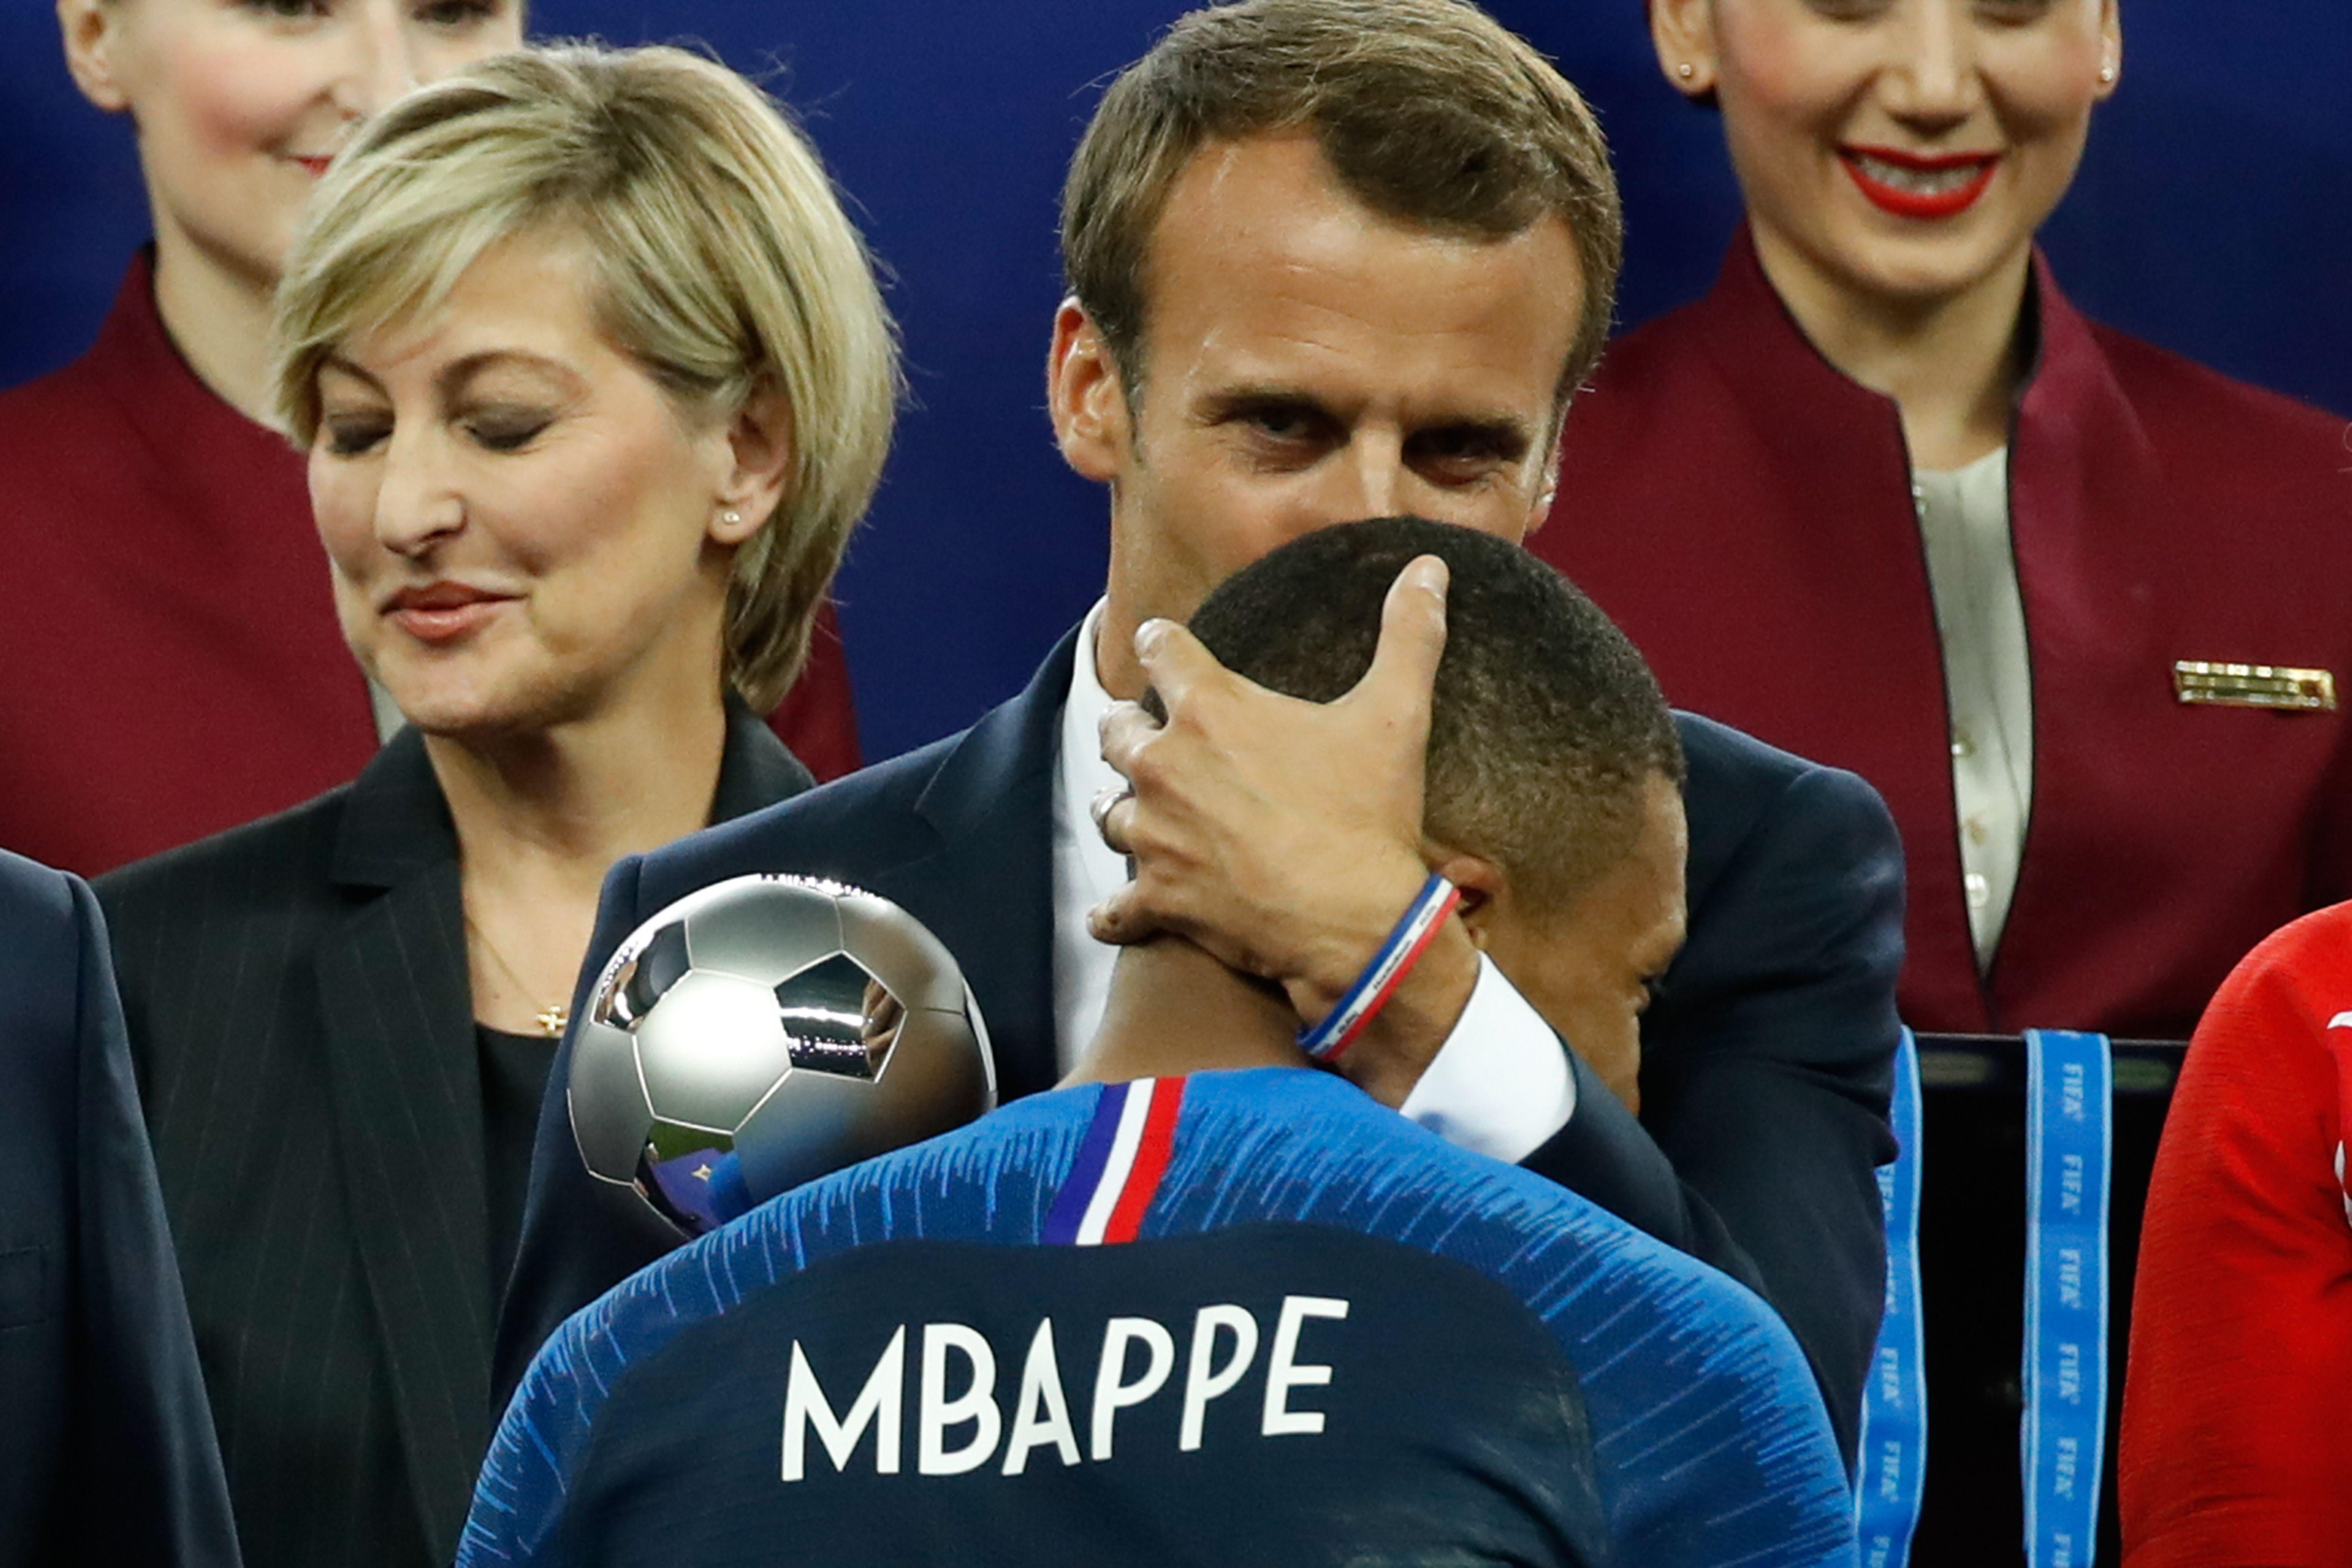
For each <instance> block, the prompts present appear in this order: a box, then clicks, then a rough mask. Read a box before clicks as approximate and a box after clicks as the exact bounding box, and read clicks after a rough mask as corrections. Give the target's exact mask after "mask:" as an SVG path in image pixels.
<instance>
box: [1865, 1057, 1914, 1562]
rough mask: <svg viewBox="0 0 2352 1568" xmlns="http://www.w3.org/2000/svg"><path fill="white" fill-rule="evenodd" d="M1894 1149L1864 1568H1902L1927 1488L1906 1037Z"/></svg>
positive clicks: (1883, 1189) (1873, 1381) (1871, 1392)
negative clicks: (1895, 1153)
mask: <svg viewBox="0 0 2352 1568" xmlns="http://www.w3.org/2000/svg"><path fill="white" fill-rule="evenodd" d="M1893 1113H1894V1121H1895V1146H1896V1148H1898V1149H1899V1150H1900V1151H1901V1153H1900V1155H1899V1156H1898V1157H1897V1158H1896V1160H1895V1163H1893V1164H1891V1165H1881V1166H1879V1167H1878V1195H1879V1201H1880V1203H1881V1205H1883V1207H1884V1210H1885V1216H1886V1308H1885V1315H1884V1316H1883V1317H1882V1318H1881V1319H1880V1321H1879V1327H1878V1351H1877V1355H1876V1359H1875V1360H1874V1363H1873V1364H1872V1366H1871V1370H1870V1381H1869V1382H1868V1383H1867V1384H1864V1386H1863V1396H1862V1441H1861V1444H1860V1461H1861V1462H1860V1464H1859V1465H1858V1467H1857V1474H1856V1476H1855V1478H1854V1519H1855V1522H1856V1523H1857V1525H1858V1526H1859V1528H1860V1531H1861V1534H1862V1568H1905V1564H1906V1563H1908V1562H1909V1561H1910V1556H1911V1536H1912V1532H1913V1531H1915V1530H1916V1529H1917V1528H1918V1524H1919V1507H1920V1504H1921V1503H1922V1501H1924V1500H1925V1498H1926V1490H1927V1335H1926V1331H1925V1329H1926V1325H1925V1323H1924V1321H1923V1320H1922V1318H1921V1316H1920V1308H1921V1301H1920V1297H1921V1291H1920V1278H1919V1183H1920V1178H1921V1175H1922V1173H1923V1169H1924V1165H1923V1150H1922V1147H1921V1143H1920V1122H1921V1121H1922V1118H1921V1115H1920V1103H1919V1048H1918V1044H1917V1042H1916V1041H1915V1040H1913V1039H1912V1037H1911V1031H1910V1030H1908V1029H1906V1030H1904V1031H1903V1036H1902V1039H1901V1042H1900V1043H1899V1044H1898V1045H1897V1046H1896V1047H1895V1102H1894V1106H1893Z"/></svg>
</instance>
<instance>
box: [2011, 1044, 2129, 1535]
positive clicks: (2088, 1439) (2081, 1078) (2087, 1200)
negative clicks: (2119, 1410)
mask: <svg viewBox="0 0 2352 1568" xmlns="http://www.w3.org/2000/svg"><path fill="white" fill-rule="evenodd" d="M2025 1071H2026V1089H2025V1092H2026V1106H2025V1163H2026V1171H2025V1366H2024V1373H2025V1420H2024V1425H2023V1427H2022V1429H2021V1433H2020V1448H2021V1459H2022V1462H2023V1468H2024V1480H2025V1559H2026V1562H2027V1563H2028V1564H2029V1568H2091V1558H2092V1552H2093V1549H2094V1547H2095V1545H2096V1543H2097V1529H2098V1522H2099V1475H2100V1470H2101V1468H2102V1467H2103V1465H2104V1462H2105V1447H2106V1430H2107V1170H2108V1165H2109V1163H2110V1156H2111V1153H2112V1147H2113V1142H2114V1128H2115V1118H2114V1114H2113V1105H2114V1100H2113V1098H2112V1090H2113V1087H2114V1085H2113V1078H2112V1072H2111V1068H2110V1065H2109V1061H2108V1056H2107V1037H2105V1035H2078V1034H2066V1033H2062V1032H2059V1031H2056V1030H2049V1029H2030V1030H2028V1031H2027V1032H2026V1036H2025Z"/></svg>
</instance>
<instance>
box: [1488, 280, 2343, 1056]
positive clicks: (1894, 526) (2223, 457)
mask: <svg viewBox="0 0 2352 1568" xmlns="http://www.w3.org/2000/svg"><path fill="white" fill-rule="evenodd" d="M2030 309H2031V310H2032V316H2033V320H2034V321H2035V324H2036V325H2037V327H2038V329H2039V336H2038V350H2039V354H2038V358H2037V360H2036V362H2035V364H2034V367H2033V374H2032V379H2031V381H2030V382H2029V384H2027V386H2026V387H2025V389H2024V391H2023V392H2022V393H2021V395H2020V398H2019V401H2018V405H2017V409H2016V412H2015V415H2014V416H2013V418H2014V423H2013V425H2012V426H2011V441H2010V453H2011V467H2010V509H2011V517H2010V522H2011V536H2012V540H2013V542H2014V545H2015V552H2016V561H2017V578H2018V586H2019V589H2020V590H2021V593H2022V595H2023V598H2024V606H2025V628H2026V637H2027V640H2028V643H2029V644H2030V648H2031V653H2032V666H2033V671H2032V677H2033V736H2032V739H2033V798H2032V822H2031V824H2030V826H2029V829H2028V831H2027V834H2026V838H2025V852H2024V858H2023V861H2022V864H2021V868H2020V870H2019V874H2018V880H2017V889H2016V896H2015V898H2014V900H2012V902H2011V906H2010V913H2009V921H2008V924H2007V925H2006V927H2004V929H2003V931H2002V932H2001V939H2000V948H1999V950H1998V951H1997V952H1995V954H1994V958H1993V963H1992V966H1991V970H1990V973H1985V974H1983V975H1981V976H1980V975H1979V970H1978V965H1977V955H1976V947H1975V943H1974V942H1973V941H1972V939H1971V938H1970V936H1969V912H1968V902H1967V897H1966V894H1965V892H1964V889H1963V883H1962V868H1961V864H1960V852H1959V844H1960V827H1959V823H1958V816H1957V809H1956V807H1955V805H1954V802H1953V794H1952V756H1951V750H1950V747H1951V728H1950V719H1949V717H1948V710H1947V708H1946V705H1945V693H1944V658H1943V647H1942V643H1941V641H1940V639H1939V638H1938V637H1937V629H1936V611H1935V604H1934V600H1933V598H1932V596H1931V595H1930V594H1929V591H1928V585H1927V562H1926V554H1925V551H1924V549H1923V547H1922V545H1921V542H1920V536H1919V524H1918V519H1917V517H1916V514H1915V513H1914V511H1913V508H1912V497H1911V467H1910V457H1909V454H1908V453H1907V452H1906V450H1905V447H1904V442H1903V426H1902V418H1901V416H1900V413H1899V411H1898V410H1897V409H1896V407H1895V404H1894V403H1893V402H1892V401H1890V400H1889V399H1887V398H1885V397H1883V396H1881V395H1878V394H1877V393H1874V392H1872V391H1870V390H1869V389H1868V388H1866V387H1864V386H1862V385H1859V384H1856V383H1854V382H1853V381H1851V380H1849V379H1848V378H1847V377H1846V376H1844V375H1843V374H1841V373H1840V372H1839V371H1838V370H1837V369H1836V368H1835V367H1834V366H1832V364H1831V363H1829V362H1828V361H1827V360H1825V359H1823V358H1822V356H1821V354H1820V353H1818V352H1817V351H1816V350H1815V349H1814V348H1813V346H1812V344H1811V343H1810V342H1807V341H1806V339H1805V336H1804V334H1803V332H1802V331H1800V330H1799V329H1798V327H1797V324H1796V322H1795V321H1793V320H1792V319H1791V318H1790V315H1789V313H1788V311H1787V310H1786V309H1785V308H1784V307H1783V306H1782V305H1781V302H1780V298H1779V296H1778V295H1776V294H1774V293H1773V291H1772V286H1771V284H1770V282H1769V280H1768V279H1766V278H1765V276H1764V272H1763V269H1762V268H1761V267H1760V266H1759V265H1758V263H1757V260H1756V257H1755V251H1754V247H1753V246H1752V245H1751V243H1750V242H1749V241H1748V239H1747V238H1746V237H1745V236H1743V237H1741V239H1740V240H1739V241H1738V243H1737V244H1736V245H1735V246H1734V247H1732V252H1731V255H1730V257H1729V258H1728V259H1727V261H1726V262H1725V263H1724V268H1723V276H1722V279H1721V280H1720V281H1718V282H1717V285H1716V286H1715V289H1714V290H1713V291H1712V292H1711V293H1709V294H1708V295H1707V296H1706V299H1704V300H1700V301H1698V302H1697V303H1696V304H1694V305H1691V306H1689V307H1687V308H1685V309H1684V310H1677V311H1675V312H1674V313H1673V314H1671V315H1668V316H1665V317H1664V318H1662V319H1661V320H1659V321H1654V322H1652V323H1651V324H1649V325H1648V326H1645V327H1643V328H1642V329H1641V330H1640V331H1636V332H1634V333H1633V334H1632V335H1631V336H1629V337H1627V338H1626V339H1625V341H1624V342H1622V343H1618V344H1616V345H1614V346H1613V347H1612V348H1611V349H1610V351H1609V357H1608V359H1607V360H1606V361H1605V362H1603V363H1602V365H1601V372H1600V374H1599V375H1598V377H1597V378H1596V379H1595V381H1594V384H1593V385H1592V387H1591V389H1590V390H1589V391H1587V392H1584V393H1582V394H1580V395H1578V397H1577V399H1576V403H1575V406H1574V407H1573V408H1572V409H1571V410H1570V415H1569V421H1568V429H1567V436H1566V438H1565V443H1564V448H1563V450H1564V461H1563V464H1562V479H1561V482H1560V489H1559V505H1558V508H1557V510H1556V511H1555V513H1554V515H1553V518H1552V520H1551V521H1550V523H1549V525H1548V526H1547V527H1546V528H1544V530H1543V531H1541V532H1539V533H1538V534H1537V535H1536V536H1535V539H1534V541H1533V547H1534V549H1535V551H1536V552H1537V553H1538V554H1539V555H1542V556H1544V557H1545V558H1547V559H1548V560H1549V561H1551V562H1552V563H1555V564H1556V565H1558V566H1559V568H1560V569H1561V570H1562V571H1564V572H1566V573H1567V574H1569V575H1570V577H1572V578H1574V579H1575V580H1576V582H1577V583H1578V584H1579V585H1580V586H1581V587H1582V588H1583V589H1584V590H1585V591H1586V592H1587V593H1589V594H1591V595H1592V596H1593V598H1594V599H1595V600H1597V601H1598V602H1599V603H1600V605H1601V608H1603V609H1605V610H1607V611H1608V612H1609V614H1610V615H1611V616H1613V617H1614V618H1615V619H1616V621H1617V622H1618V624H1619V625H1620V626H1623V627H1624V628H1625V631H1626V634H1627V635H1628V636H1629V637H1632V638H1633V642H1634V645H1635V646H1636V647H1639V648H1640V649H1641V650H1642V652H1643V656H1644V657H1646V658H1648V659H1649V661H1650V663H1651V665H1652V667H1653V668H1655V669H1656V671H1657V673H1658V680H1659V683H1660V684H1661V685H1663V686H1664V688H1665V690H1666V695H1667V697H1668V698H1670V699H1671V700H1674V701H1675V702H1678V703H1682V704H1685V705H1686V706H1689V707H1692V708H1696V709H1698V710H1700V711H1702V712H1705V713H1710V714H1714V715H1715V716H1717V717H1718V718H1720V719H1722V720H1724V721H1727V722H1729V723H1733V724H1738V725H1739V726H1741V727H1742V728H1744V729H1748V730H1751V731H1754V732H1755V733H1757V734H1759V735H1761V736H1764V737H1765V738H1767V739H1769V740H1770V741H1771V742H1774V743H1775V744H1778V745H1783V746H1788V747H1790V748H1792V749H1794V750H1796V751H1799V752H1803V753H1804V754H1805V755H1807V756H1809V757H1818V758H1820V759H1821V760H1822V761H1823V762H1826V763H1833V764H1835V765H1836V766H1839V767H1843V768H1851V769H1852V770H1853V771H1854V772H1855V773H1860V774H1861V775H1862V776H1863V777H1864V778H1866V779H1868V780H1869V781H1870V782H1871V784H1873V785H1874V787H1876V788H1877V789H1878V790H1879V791H1880V792H1881V793H1882V794H1883V795H1885V799H1886V802H1887V804H1888V805H1890V806H1891V807H1892V808H1893V809H1894V813H1895V821H1896V822H1897V823H1898V824H1899V825H1900V826H1901V828H1902V833H1903V838H1904V843H1905V847H1906V849H1907V850H1908V852H1909V857H1910V866H1909V871H1910V889H1911V896H1910V908H1909V915H1908V921H1907V923H1908V932H1907V942H1906V951H1907V952H1908V955H1909V956H1908V959H1907V961H1906V967H1905V970H1904V974H1903V981H1902V989H1901V1000H1902V1007H1903V1016H1904V1018H1905V1020H1906V1022H1908V1023H1909V1024H1910V1025H1911V1026H1913V1027H1914V1028H1917V1029H1923V1030H1933V1031H1951V1032H1958V1033H1969V1034H1981V1033H1990V1032H2004V1033H2008V1032H2014V1031H2016V1030H2019V1029H2023V1028H2034V1027H2042V1028H2070V1029H2100V1030H2105V1031H2107V1032H2109V1033H2113V1034H2118V1035H2136V1036H2142V1037H2157V1038H2168V1039H2186V1038H2187V1037H2189V1030H2190V1028H2191V1027H2192V1026H2194V1025H2195V1024H2196V1021H2197V1016H2198V1015H2199V1014H2200V1012H2201V1011H2203V1009H2204V1005H2205V1002H2206V999H2207V998H2208V997H2210V995H2211V994H2213V989H2214V987H2215V986H2217V985H2219V984H2221V979H2222V977H2223V976H2224V975H2226V974H2228V973H2230V970H2231V966H2232V965H2233V964H2235V963H2237V962H2238V960H2239V958H2240V957H2241V956H2242V954H2243V953H2245V952H2247V951H2248V950H2249V949H2251V948H2252V947H2253V945H2254V944H2255V943H2256V942H2260V941H2261V940H2262V939H2263V937H2264V936H2266V935H2267V934H2269V933H2270V932H2271V931H2273V930H2275V929H2276V928H2277V927H2279V926H2282V925H2284V924H2285V923H2286V922H2287V921H2290V920H2293V919H2294V917H2295V916H2297V915H2299V914H2301V913H2303V912H2304V911H2305V910H2312V909H2316V908H2318V907H2320V906H2322V905H2325V904H2328V903H2333V902H2335V901H2336V900H2341V899H2346V898H2352V705H2347V706H2346V707H2344V708H2342V709H2340V710H2336V711H2317V710H2314V711H2305V712H2277V711H2264V710H2259V709H2252V708H2242V707H2237V708H2232V707H2218V706H2189V705H2184V704H2182V703H2181V702H2179V700H2177V699H2176V697H2175V695H2174V691H2173V673H2172V670H2173V664H2174V662H2175V661H2176V660H2181V659H2189V660H2206V661H2210V662H2215V663H2242V664H2250V665H2285V666H2291V667H2304V668H2313V667H2316V668H2326V669H2328V670H2330V671H2332V672H2333V673H2334V675H2335V677H2336V680H2337V681H2338V682H2339V683H2345V682H2352V586H2347V583H2352V579H2347V574H2346V572H2345V569H2344V565H2343V556H2344V550H2345V545H2346V542H2347V539H2352V475H2347V472H2346V471H2345V470H2346V468H2347V465H2352V454H2347V448H2346V446H2345V434H2346V433H2345V426H2344V421H2343V420H2342V419H2340V418H2336V417H2334V416H2329V415H2326V414H2324V413H2322V412H2320V411H2319V410H2318V409H2315V408H2308V407H2305V406H2302V405H2298V404H2295V403H2293V402H2290V401H2289V400H2288V399H2286V398H2284V397H2280V396H2277V395H2273V394H2272V393H2267V392H2263V391H2262V390H2260V389H2259V388H2256V387H2252V386H2247V385H2245V384H2242V383H2239V382H2233V381H2231V380H2229V379H2228V378H2227V377H2225V376H2221V375H2219V374H2215V373H2213V372H2212V371H2210V370H2207V369H2205V368H2204V367H2202V366H2200V365H2196V364H2191V363H2189V362H2188V361H2186V360H2183V359H2180V358H2179V357H2178V356H2176V355H2173V354H2168V353H2164V352H2163V351H2162V350H2160V349H2157V348H2154V347H2151V346H2150V345H2148V344H2147V343H2144V342H2137V341H2136V340H2134V339H2132V338H2128V337H2126V336H2125V335H2124V334H2122V333H2120V332H2116V331H2110V330H2108V329H2106V328H2105V327H2101V326H2098V325H2097V324H2095V323H2094V322H2091V321H2085V320H2084V318H2083V316H2082V315H2081V314H2080V313H2079V312H2078V311H2076V310H2074V307H2073V306H2071V305H2069V304H2068V303H2067V301H2066V298H2065V296H2064V295H2063V293H2061V292H2060V291H2059V289H2058V287H2057V285H2056V283H2055V282H2054V281H2053V279H2052V278H2051V276H2050V271H2049V268H2048V267H2047V266H2046V265H2037V266H2036V268H2035V269H2034V277H2033V288H2032V295H2031V296H2030ZM2342 694H2343V695H2344V696H2346V697H2347V698H2352V689H2347V690H2344V691H2343V692H2342Z"/></svg>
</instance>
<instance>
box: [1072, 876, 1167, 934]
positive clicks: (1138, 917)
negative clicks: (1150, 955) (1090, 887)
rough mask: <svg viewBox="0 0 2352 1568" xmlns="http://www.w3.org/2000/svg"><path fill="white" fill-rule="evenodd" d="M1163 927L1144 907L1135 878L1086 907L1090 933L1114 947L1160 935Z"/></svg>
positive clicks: (1088, 931) (1088, 932)
mask: <svg viewBox="0 0 2352 1568" xmlns="http://www.w3.org/2000/svg"><path fill="white" fill-rule="evenodd" d="M1163 929H1165V928H1163V927H1162V926H1161V925H1160V921H1159V920H1158V919H1157V918H1156V917H1154V916H1153V914H1152V913H1151V911H1150V910H1149V909H1148V908H1146V907H1145V905H1144V902H1143V897H1142V895H1141V894H1140V893H1139V892H1137V891H1136V886H1135V884H1134V883H1133V882H1129V883H1128V884H1127V885H1126V886H1125V887H1123V888H1121V889H1119V890H1118V892H1116V893H1113V894H1112V895H1111V896H1110V897H1109V898H1108V899H1105V900H1103V901H1102V902H1101V903H1099V904H1097V905H1096V906H1095V907H1094V908H1093V909H1091V910H1087V934H1088V935H1089V936H1092V937H1093V938H1094V939H1095V940H1096V941H1097V942H1108V943H1109V944H1110V945H1111V946H1113V947H1129V946H1132V945H1133V944H1134V943H1136V942H1142V941H1145V940H1146V939H1148V938H1150V937H1154V936H1157V935H1159V934H1160V931H1162V930H1163Z"/></svg>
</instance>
